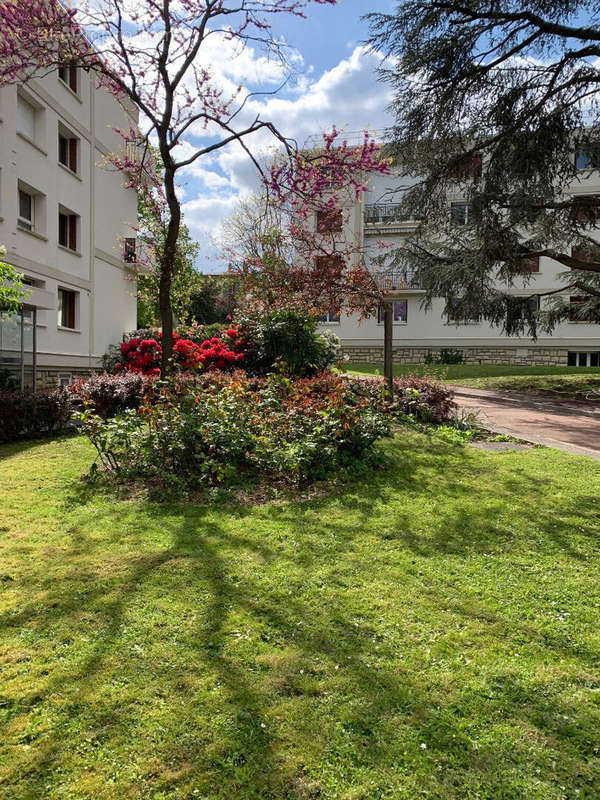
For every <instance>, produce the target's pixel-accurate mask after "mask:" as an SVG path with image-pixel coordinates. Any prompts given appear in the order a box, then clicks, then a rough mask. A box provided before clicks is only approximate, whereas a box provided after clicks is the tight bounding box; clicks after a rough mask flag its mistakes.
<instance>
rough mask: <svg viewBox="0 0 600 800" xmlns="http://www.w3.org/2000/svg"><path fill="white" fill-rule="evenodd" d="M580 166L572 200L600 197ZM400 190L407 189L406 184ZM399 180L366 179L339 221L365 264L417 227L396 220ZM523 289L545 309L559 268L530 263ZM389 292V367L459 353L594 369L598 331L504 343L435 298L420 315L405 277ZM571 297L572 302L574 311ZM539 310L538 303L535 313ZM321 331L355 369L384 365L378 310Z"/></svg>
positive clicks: (456, 215) (543, 261)
mask: <svg viewBox="0 0 600 800" xmlns="http://www.w3.org/2000/svg"><path fill="white" fill-rule="evenodd" d="M578 157H579V158H580V159H582V162H581V165H580V166H581V167H582V172H581V180H579V181H576V182H574V183H573V184H572V186H571V187H570V188H569V192H571V193H572V194H573V195H576V196H581V197H582V198H585V197H586V196H587V197H589V196H593V195H600V172H598V171H594V172H591V173H590V171H589V164H587V163H583V160H584V158H583V156H581V155H580V156H578ZM401 182H402V184H403V185H404V186H406V185H407V180H406V178H403V179H402V181H401ZM399 183H400V181H399V180H398V179H397V178H395V176H393V175H392V176H380V175H373V176H371V178H370V182H369V191H368V192H367V193H366V194H365V195H364V196H363V198H362V201H361V202H359V203H356V204H355V205H354V207H352V208H350V209H349V213H347V214H345V215H344V219H345V221H344V236H345V238H347V239H352V240H355V239H357V240H358V241H360V242H361V244H362V251H363V253H364V257H365V258H366V260H367V263H372V262H373V259H374V258H375V257H376V256H377V255H378V254H380V253H381V252H382V250H381V246H380V244H379V243H380V242H383V243H384V244H385V245H388V246H389V245H391V246H392V247H401V246H402V243H403V242H404V241H405V239H406V238H407V236H409V235H410V234H411V233H412V232H413V231H414V230H415V229H416V227H417V226H418V224H419V223H418V221H416V220H407V219H403V218H402V215H401V207H400V204H399V203H398V202H394V196H393V191H392V190H393V188H394V186H395V185H396V186H397V185H398V184H399ZM448 203H449V205H450V212H451V215H452V219H453V221H454V224H456V225H464V224H467V223H468V221H469V214H470V213H471V207H470V206H469V204H468V203H467V202H466V200H465V198H464V196H462V197H461V195H460V194H458V193H457V194H456V195H451V196H449V197H448ZM529 269H530V271H531V274H530V277H531V280H530V281H529V282H527V283H526V282H525V281H523V282H521V283H517V284H516V285H515V286H514V287H513V288H512V289H511V291H512V292H513V293H514V294H515V295H522V296H530V295H532V296H533V297H532V300H531V302H532V303H533V304H535V306H536V308H540V307H543V304H544V303H545V302H546V300H545V298H544V297H540V296H539V295H541V294H543V293H544V292H547V291H552V290H555V289H558V288H560V286H561V282H560V281H559V280H558V279H557V275H558V274H559V273H561V272H564V271H565V267H564V266H563V265H561V264H559V263H558V262H556V261H553V260H552V259H550V258H546V257H541V258H539V259H536V260H532V261H531V263H530V265H529ZM392 285H393V287H394V290H393V297H394V307H393V309H394V328H393V342H394V345H393V358H394V362H395V363H405V364H418V363H422V362H423V361H424V360H425V358H426V357H427V355H428V354H431V355H433V356H436V355H438V354H439V352H440V350H441V349H443V348H446V349H452V350H460V351H461V353H462V354H463V358H464V361H465V362H466V363H472V364H477V363H485V364H511V365H512V364H521V365H566V364H570V365H572V366H594V367H595V366H600V325H597V324H590V323H585V322H581V321H578V320H576V319H575V318H573V319H572V320H570V321H568V322H564V323H562V324H561V325H558V326H557V327H556V328H555V330H554V332H553V334H552V335H551V336H549V335H543V334H540V336H539V337H538V339H537V340H535V341H534V340H532V339H529V338H524V337H512V336H510V337H509V336H506V335H504V334H503V333H502V331H501V330H500V329H498V328H494V327H493V326H492V325H490V324H489V323H487V322H486V321H484V320H475V319H474V320H471V321H468V322H465V321H461V322H459V321H457V320H455V319H453V317H452V313H451V309H450V313H449V314H447V313H446V312H445V306H446V302H445V299H444V298H439V299H435V300H434V301H433V304H432V307H431V309H430V310H428V311H425V310H424V308H423V298H424V295H425V292H424V291H423V290H422V289H421V288H420V287H419V286H418V284H417V283H416V281H415V279H414V276H412V275H411V274H410V273H409V272H408V273H403V274H400V273H398V274H394V275H393V276H392ZM577 301H578V298H576V297H574V298H572V304H573V307H574V308H575V306H576V303H577ZM540 304H542V305H541V306H540ZM321 327H322V328H323V329H329V330H332V331H333V332H334V333H336V335H337V336H338V337H339V339H340V343H341V348H342V352H343V354H344V356H345V357H346V358H347V359H348V360H350V361H351V362H354V363H361V362H362V363H382V362H383V313H382V310H380V312H379V313H378V314H376V315H374V316H372V317H371V318H369V319H367V320H363V321H362V322H360V321H359V318H358V316H356V315H350V316H345V315H341V316H340V315H337V314H329V315H328V316H327V317H323V318H322V320H321Z"/></svg>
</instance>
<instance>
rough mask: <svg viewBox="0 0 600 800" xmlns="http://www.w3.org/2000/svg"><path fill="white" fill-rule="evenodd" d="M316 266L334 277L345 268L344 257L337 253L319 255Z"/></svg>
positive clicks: (320, 270)
mask: <svg viewBox="0 0 600 800" xmlns="http://www.w3.org/2000/svg"><path fill="white" fill-rule="evenodd" d="M315 267H316V269H317V270H318V271H319V272H328V273H329V274H330V275H331V276H332V277H333V276H335V275H338V274H339V273H340V272H341V271H342V270H343V269H344V259H343V258H342V257H341V256H340V255H336V254H335V253H332V254H331V255H330V256H317V257H316V258H315Z"/></svg>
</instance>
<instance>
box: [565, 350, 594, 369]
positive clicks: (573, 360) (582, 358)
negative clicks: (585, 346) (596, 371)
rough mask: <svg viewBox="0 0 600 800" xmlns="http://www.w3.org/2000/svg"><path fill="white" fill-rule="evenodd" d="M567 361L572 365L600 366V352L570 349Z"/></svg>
mask: <svg viewBox="0 0 600 800" xmlns="http://www.w3.org/2000/svg"><path fill="white" fill-rule="evenodd" d="M567 363H568V365H569V366H570V367H600V353H599V352H598V351H597V350H595V351H586V352H579V351H570V352H569V353H568V360H567Z"/></svg>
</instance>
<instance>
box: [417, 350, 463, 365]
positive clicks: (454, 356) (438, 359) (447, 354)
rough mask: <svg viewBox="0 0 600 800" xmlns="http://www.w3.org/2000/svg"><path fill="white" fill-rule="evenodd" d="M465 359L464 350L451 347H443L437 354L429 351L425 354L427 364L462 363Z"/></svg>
mask: <svg viewBox="0 0 600 800" xmlns="http://www.w3.org/2000/svg"><path fill="white" fill-rule="evenodd" d="M464 360H465V356H464V353H463V351H462V350H453V349H452V348H449V347H442V349H441V350H440V352H439V354H438V355H437V356H434V355H433V354H432V353H427V355H426V356H425V363H426V364H462V363H463V362H464Z"/></svg>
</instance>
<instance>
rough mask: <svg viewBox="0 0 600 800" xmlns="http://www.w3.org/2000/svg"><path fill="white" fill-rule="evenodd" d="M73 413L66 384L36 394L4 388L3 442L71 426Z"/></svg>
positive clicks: (0, 405) (0, 409) (0, 406)
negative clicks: (10, 390) (5, 389)
mask: <svg viewBox="0 0 600 800" xmlns="http://www.w3.org/2000/svg"><path fill="white" fill-rule="evenodd" d="M71 413H72V404H71V396H70V393H69V392H68V390H67V389H66V388H64V387H60V388H58V389H54V391H51V392H35V393H34V392H9V391H3V390H0V442H13V441H16V440H17V439H21V438H25V437H28V436H50V435H51V434H53V433H56V432H57V431H60V430H62V429H63V428H66V427H67V426H68V424H69V421H70V419H71Z"/></svg>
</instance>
